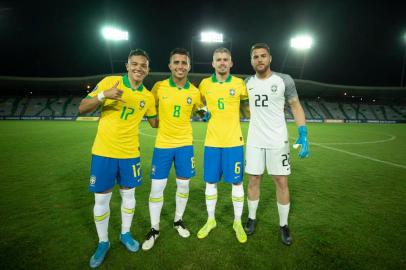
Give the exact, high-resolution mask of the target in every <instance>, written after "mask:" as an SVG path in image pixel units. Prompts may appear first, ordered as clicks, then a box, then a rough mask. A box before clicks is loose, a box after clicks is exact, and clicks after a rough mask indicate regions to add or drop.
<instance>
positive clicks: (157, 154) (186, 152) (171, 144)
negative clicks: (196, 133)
mask: <svg viewBox="0 0 406 270" xmlns="http://www.w3.org/2000/svg"><path fill="white" fill-rule="evenodd" d="M151 92H152V94H153V95H154V97H155V101H156V102H157V103H159V128H158V134H157V137H156V142H155V149H154V155H153V158H152V169H151V178H152V179H165V178H167V177H168V175H169V171H170V168H171V166H172V162H174V165H175V169H176V176H178V177H183V178H191V177H193V176H194V175H195V173H196V172H195V162H194V153H193V134H192V125H191V123H190V116H191V114H192V112H193V110H195V109H197V108H200V107H202V102H201V98H200V93H199V90H198V89H197V88H196V87H195V86H193V85H192V84H191V83H190V82H189V81H187V83H186V84H185V86H184V87H183V88H179V87H177V86H176V84H175V82H174V81H173V80H172V77H170V78H168V79H166V80H163V81H160V82H157V83H156V84H155V85H154V87H153V88H152V91H151Z"/></svg>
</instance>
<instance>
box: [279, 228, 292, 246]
mask: <svg viewBox="0 0 406 270" xmlns="http://www.w3.org/2000/svg"><path fill="white" fill-rule="evenodd" d="M280 231H281V240H282V243H284V244H285V245H287V246H290V245H292V242H293V241H292V236H291V235H290V231H289V228H288V225H285V226H283V227H280Z"/></svg>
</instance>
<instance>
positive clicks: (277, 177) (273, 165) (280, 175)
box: [266, 146, 292, 246]
mask: <svg viewBox="0 0 406 270" xmlns="http://www.w3.org/2000/svg"><path fill="white" fill-rule="evenodd" d="M266 151H267V153H266V155H267V160H269V161H270V162H269V163H267V169H268V173H269V174H271V175H272V178H273V180H274V182H275V186H276V200H277V207H278V213H279V226H280V233H281V240H282V243H284V244H285V245H288V246H289V245H291V244H292V237H291V235H290V231H289V227H288V217H289V210H290V196H289V187H288V175H289V174H290V160H289V146H285V147H283V148H282V149H280V150H270V149H267V150H266ZM268 157H269V159H268Z"/></svg>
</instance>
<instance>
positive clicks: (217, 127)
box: [199, 74, 248, 183]
mask: <svg viewBox="0 0 406 270" xmlns="http://www.w3.org/2000/svg"><path fill="white" fill-rule="evenodd" d="M199 90H200V92H201V95H202V97H204V99H205V100H206V105H207V109H208V111H209V112H210V113H211V118H210V121H209V123H208V127H207V133H206V139H205V149H204V180H205V181H206V182H208V183H217V182H219V181H220V180H221V176H222V175H223V177H224V181H225V182H227V183H240V182H241V181H242V179H243V170H244V162H243V161H244V154H243V145H244V139H243V136H242V133H241V125H240V101H241V100H246V99H248V96H247V89H246V87H245V84H244V81H243V80H242V79H240V78H237V77H234V76H232V75H229V77H228V78H227V79H226V80H225V81H224V82H219V81H218V80H217V78H216V75H215V74H213V75H212V76H211V77H209V78H205V79H203V80H202V82H201V83H200V85H199Z"/></svg>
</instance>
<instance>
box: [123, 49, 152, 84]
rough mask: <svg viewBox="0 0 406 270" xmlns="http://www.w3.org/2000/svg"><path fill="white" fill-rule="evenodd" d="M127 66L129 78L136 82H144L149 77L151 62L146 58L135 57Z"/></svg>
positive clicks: (129, 59)
mask: <svg viewBox="0 0 406 270" xmlns="http://www.w3.org/2000/svg"><path fill="white" fill-rule="evenodd" d="M125 66H126V68H127V71H128V77H129V78H131V79H133V80H134V81H135V82H142V81H143V80H144V78H145V77H146V76H147V75H148V71H149V62H148V59H147V58H146V57H145V56H142V55H133V56H131V57H130V58H128V63H127V64H125Z"/></svg>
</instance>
